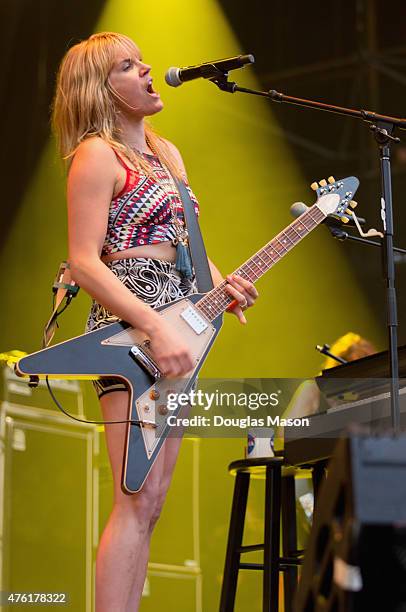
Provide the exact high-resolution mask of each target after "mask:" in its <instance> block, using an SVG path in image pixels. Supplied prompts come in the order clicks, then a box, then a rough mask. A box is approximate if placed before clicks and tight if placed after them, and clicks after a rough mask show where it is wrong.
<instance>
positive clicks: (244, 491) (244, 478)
mask: <svg viewBox="0 0 406 612" xmlns="http://www.w3.org/2000/svg"><path fill="white" fill-rule="evenodd" d="M249 484H250V475H249V474H248V473H244V472H240V473H238V472H237V475H236V478H235V485H234V495H233V504H232V508H231V518H230V527H229V531H228V542H227V552H226V561H225V565H224V576H223V585H222V587H221V599H220V612H233V610H234V602H235V595H236V591H237V579H238V570H239V565H240V557H241V553H239V552H237V550H238V548H239V547H240V546H241V545H242V538H243V533H244V521H245V511H246V509H247V499H248V488H249Z"/></svg>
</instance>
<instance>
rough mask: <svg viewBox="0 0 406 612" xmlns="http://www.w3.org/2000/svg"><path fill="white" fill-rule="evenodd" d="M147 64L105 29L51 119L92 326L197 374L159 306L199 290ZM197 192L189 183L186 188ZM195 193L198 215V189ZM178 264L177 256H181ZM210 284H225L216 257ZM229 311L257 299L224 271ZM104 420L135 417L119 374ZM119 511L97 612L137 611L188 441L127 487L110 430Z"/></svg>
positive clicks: (72, 62)
mask: <svg viewBox="0 0 406 612" xmlns="http://www.w3.org/2000/svg"><path fill="white" fill-rule="evenodd" d="M162 108H163V103H162V100H161V98H160V96H159V94H158V93H157V92H156V91H154V88H153V84H152V77H151V67H150V66H149V65H148V64H146V63H145V62H144V61H143V59H142V57H141V53H140V50H139V49H138V48H137V46H136V45H135V44H134V42H133V41H132V40H131V39H129V38H128V37H126V36H123V35H120V34H115V33H110V32H104V33H99V34H94V35H93V36H91V37H90V38H89V39H88V40H85V41H83V42H81V43H79V44H77V45H75V46H73V47H72V48H71V49H70V50H69V51H68V52H67V54H66V55H65V57H64V59H63V61H62V63H61V67H60V70H59V75H58V82H57V89H56V95H55V101H54V109H53V123H54V129H55V133H56V135H57V138H58V142H59V146H60V152H61V155H62V158H63V159H64V160H66V161H67V165H68V183H67V199H68V225H69V262H70V265H71V274H72V277H73V279H74V280H75V281H76V282H77V283H78V285H80V286H81V287H82V288H83V289H84V290H85V291H86V292H87V293H88V294H89V295H90V296H91V297H92V298H93V305H92V308H91V311H90V314H89V318H88V321H87V330H89V331H90V330H92V329H96V328H97V327H100V326H101V325H106V324H108V323H112V322H114V321H117V320H118V319H123V320H125V321H127V322H128V323H129V324H130V325H131V326H133V327H136V328H138V329H140V330H142V331H144V332H145V333H146V334H147V335H148V336H149V338H150V340H151V349H152V352H153V355H154V358H155V360H156V362H157V364H158V366H159V368H160V370H161V371H162V372H163V373H164V374H165V376H170V377H175V376H183V375H185V374H186V373H187V372H189V371H190V370H191V369H192V368H193V363H192V359H191V355H190V353H189V350H188V347H187V346H186V345H185V344H184V342H183V340H182V338H181V337H180V335H179V334H178V332H177V331H176V330H175V329H174V328H172V327H171V326H170V324H169V323H167V322H165V320H164V319H163V318H162V317H160V316H159V315H158V314H157V313H156V312H155V311H154V307H156V306H159V305H161V304H165V303H168V302H170V301H172V300H175V299H178V298H181V297H184V296H186V295H188V294H189V293H192V292H195V291H196V287H195V282H194V278H193V275H190V274H188V273H187V272H185V270H183V269H181V266H180V265H179V263H176V248H175V247H174V244H176V243H177V242H178V240H179V239H181V238H182V232H184V223H183V208H182V203H181V200H180V197H179V194H178V191H177V188H176V183H175V181H174V178H176V179H179V180H183V181H185V182H186V180H187V179H186V171H185V168H184V165H183V161H182V158H181V156H180V154H179V151H178V150H177V148H176V147H175V146H174V145H173V144H172V143H170V142H168V141H167V140H165V139H164V138H162V137H160V136H158V135H157V134H156V133H155V132H154V131H153V130H152V128H151V127H150V126H149V125H148V123H147V122H146V121H145V118H146V117H149V116H151V115H154V114H155V113H158V112H160V111H161V110H162ZM188 189H189V187H188ZM189 193H190V195H191V198H192V200H193V202H194V205H195V210H196V212H198V204H197V201H196V198H195V197H194V195H193V193H192V192H191V191H190V189H189ZM178 262H179V260H178ZM210 268H211V272H212V276H213V281H214V283H215V284H216V285H217V284H218V283H220V282H221V281H222V280H223V279H222V276H221V274H220V272H219V271H218V270H217V268H216V267H215V266H214V265H213V264H212V263H211V262H210ZM227 281H228V285H227V290H228V292H229V293H230V295H231V296H232V297H233V298H234V301H233V303H232V305H231V308H230V309H229V310H230V311H231V312H233V313H234V314H235V315H236V316H237V317H238V319H239V321H240V322H241V323H245V322H246V320H245V317H244V314H243V310H244V309H245V308H247V307H249V306H252V305H253V304H254V302H255V299H256V298H257V296H258V293H257V291H256V289H255V287H254V286H253V285H252V284H251V283H250V282H248V281H247V280H245V279H243V278H241V277H237V276H228V277H227ZM95 386H96V390H97V393H98V395H99V397H100V404H101V409H102V413H103V418H104V419H105V420H107V421H111V420H125V419H126V418H128V404H129V395H128V391H127V388H126V386H125V385H124V384H123V383H122V382H120V381H119V380H118V379H114V378H113V379H112V378H110V379H106V378H105V379H102V380H99V381H97V382H95ZM105 431H106V441H107V448H108V452H109V458H110V462H111V467H112V473H113V479H114V506H113V509H112V512H111V515H110V517H109V520H108V523H107V525H106V528H105V530H104V532H103V535H102V538H101V541H100V545H99V549H98V554H97V562H96V610H97V612H112V611H113V610H114V612H125V611H130V610H131V611H132V612H134V611H135V610H138V607H139V602H140V598H141V593H142V589H143V584H144V580H145V574H146V570H147V562H148V551H149V541H150V537H151V533H152V530H153V528H154V525H155V523H156V521H157V519H158V517H159V514H160V511H161V508H162V505H163V502H164V499H165V496H166V493H167V490H168V487H169V484H170V481H171V477H172V472H173V469H174V466H175V463H176V458H177V455H178V451H179V445H180V439H178V438H168V439H167V440H166V441H165V443H164V444H163V446H162V449H161V452H160V453H159V455H158V458H157V459H156V461H155V463H154V465H153V467H152V469H151V471H150V473H149V476H148V478H147V480H146V481H145V483H144V486H143V488H142V489H141V491H140V492H138V493H135V494H132V495H130V494H128V493H125V492H124V491H123V490H122V487H121V472H122V464H123V454H124V443H125V433H126V425H125V424H120V425H119V424H111V425H106V426H105Z"/></svg>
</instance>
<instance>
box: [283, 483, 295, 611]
mask: <svg viewBox="0 0 406 612" xmlns="http://www.w3.org/2000/svg"><path fill="white" fill-rule="evenodd" d="M296 550H297V529H296V496H295V477H294V476H285V477H284V478H282V551H283V557H290V556H291V555H292V553H294V552H296ZM296 588H297V567H295V566H292V567H288V568H287V569H286V570H285V571H284V572H283V598H284V603H285V608H284V612H293V596H294V594H295V591H296Z"/></svg>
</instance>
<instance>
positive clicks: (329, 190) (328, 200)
mask: <svg viewBox="0 0 406 612" xmlns="http://www.w3.org/2000/svg"><path fill="white" fill-rule="evenodd" d="M310 186H311V188H312V189H313V190H314V191H315V192H316V194H317V202H316V204H317V206H318V207H319V208H320V209H321V210H322V211H323V212H324V214H325V215H333V216H334V217H337V218H339V219H341V221H342V222H343V223H348V221H349V220H350V214H349V213H350V212H351V209H353V208H355V207H356V205H357V202H355V201H354V200H353V197H354V195H355V192H356V191H357V189H358V186H359V180H358V179H357V177H356V176H347V178H344V179H340V180H338V181H336V180H335V178H334V176H330V177H329V178H328V179H327V180H325V179H322V180H321V181H319V182H318V183H316V182H314V183H312V184H311V185H310ZM331 195H335V196H338V198H337V197H330V196H331Z"/></svg>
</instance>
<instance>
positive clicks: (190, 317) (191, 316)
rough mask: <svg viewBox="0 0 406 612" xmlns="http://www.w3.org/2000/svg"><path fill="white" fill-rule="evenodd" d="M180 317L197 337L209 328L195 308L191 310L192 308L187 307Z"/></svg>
mask: <svg viewBox="0 0 406 612" xmlns="http://www.w3.org/2000/svg"><path fill="white" fill-rule="evenodd" d="M180 316H181V317H182V319H184V320H185V321H186V323H187V324H188V325H189V326H190V327H191V328H192V329H193V331H194V332H196V334H197V335H198V336H199V334H201V333H202V332H204V330H205V329H207V328H208V326H209V324H208V323H207V322H206V321H205V320H204V319H203V317H201V316H200V315H199V313H198V312H197V310H196V308H193V306H188V307H187V308H185V310H184V311H183V312H182V313H181V315H180Z"/></svg>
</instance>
